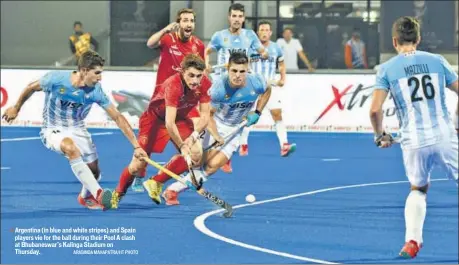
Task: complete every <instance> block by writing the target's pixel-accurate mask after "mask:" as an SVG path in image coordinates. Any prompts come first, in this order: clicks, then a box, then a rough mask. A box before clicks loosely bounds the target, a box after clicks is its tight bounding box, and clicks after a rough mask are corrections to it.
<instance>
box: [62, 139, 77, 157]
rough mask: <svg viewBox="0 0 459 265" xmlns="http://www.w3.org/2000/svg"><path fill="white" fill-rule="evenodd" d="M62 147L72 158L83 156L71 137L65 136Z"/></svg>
mask: <svg viewBox="0 0 459 265" xmlns="http://www.w3.org/2000/svg"><path fill="white" fill-rule="evenodd" d="M60 147H61V150H62V152H63V153H64V154H65V155H66V156H67V157H68V158H70V159H75V158H78V157H80V156H81V153H80V150H79V149H78V147H77V146H76V144H75V142H74V141H73V140H72V139H71V138H68V137H66V138H64V139H63V140H62V142H61V146H60Z"/></svg>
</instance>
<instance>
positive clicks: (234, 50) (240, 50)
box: [228, 48, 247, 55]
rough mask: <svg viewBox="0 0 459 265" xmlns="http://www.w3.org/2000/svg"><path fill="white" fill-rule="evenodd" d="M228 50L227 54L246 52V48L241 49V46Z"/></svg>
mask: <svg viewBox="0 0 459 265" xmlns="http://www.w3.org/2000/svg"><path fill="white" fill-rule="evenodd" d="M228 52H229V54H230V55H231V54H233V53H236V52H243V53H247V49H242V48H239V49H228Z"/></svg>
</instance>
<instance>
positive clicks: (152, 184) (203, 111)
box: [112, 54, 211, 208]
mask: <svg viewBox="0 0 459 265" xmlns="http://www.w3.org/2000/svg"><path fill="white" fill-rule="evenodd" d="M181 68H182V71H183V72H181V73H176V74H174V75H173V76H171V77H169V78H168V79H167V80H166V81H165V82H164V83H163V84H161V85H160V86H158V87H157V91H156V93H155V96H154V97H153V98H152V100H151V101H150V104H149V106H148V109H147V110H146V111H145V112H144V113H143V114H142V117H141V118H140V123H139V135H138V139H139V143H140V146H141V147H142V148H143V149H144V150H145V151H146V152H147V154H148V156H149V155H150V154H151V153H152V152H153V153H162V152H163V150H164V148H165V147H166V145H167V143H168V142H169V140H172V143H173V144H174V145H175V147H176V148H177V150H179V151H180V153H181V155H178V154H177V155H175V156H174V157H172V159H171V160H170V161H169V163H168V164H167V165H166V166H165V167H166V168H167V169H169V170H170V171H172V172H174V173H176V174H182V173H183V172H185V171H187V170H188V164H187V162H186V161H185V158H184V157H186V156H189V155H191V157H192V159H193V161H194V163H196V164H198V163H199V162H200V161H199V160H200V156H201V155H202V153H198V154H192V153H191V148H192V147H193V146H194V145H195V144H200V143H199V141H196V140H197V139H198V138H199V134H200V132H201V131H203V130H204V129H205V127H206V126H207V123H208V121H209V116H210V96H209V95H208V94H209V93H208V90H209V89H210V87H211V82H210V80H209V78H208V77H207V76H206V75H204V70H205V64H204V60H203V59H202V58H201V57H199V55H196V54H188V55H187V56H185V58H184V60H183V61H182V65H181ZM198 105H199V112H197V111H195V110H196V107H197V106H198ZM199 115H200V116H199ZM193 118H199V120H198V121H197V122H196V126H195V125H194V122H193V121H192V119H193ZM198 150H199V149H198ZM146 165H147V164H146V162H145V161H143V160H140V159H138V158H137V157H133V158H132V161H131V163H130V164H129V166H128V167H126V168H125V169H124V170H123V172H122V173H121V176H120V181H119V183H118V186H117V187H116V190H115V191H114V192H113V199H112V206H113V208H118V204H119V201H120V199H121V198H122V197H123V196H124V195H125V194H126V191H127V189H128V187H129V186H130V185H131V183H132V181H133V180H134V176H138V175H140V176H145V172H142V171H145V170H146ZM169 178H170V177H169V176H168V175H167V174H166V173H164V172H159V173H158V174H157V175H156V176H154V177H152V178H151V179H148V180H147V181H145V182H144V183H143V186H144V187H145V188H146V190H147V191H148V195H149V196H150V198H151V199H152V200H153V201H154V202H155V203H157V204H160V203H161V191H162V186H163V183H165V182H166V181H167V180H169Z"/></svg>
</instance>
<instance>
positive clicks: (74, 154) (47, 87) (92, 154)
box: [3, 51, 146, 209]
mask: <svg viewBox="0 0 459 265" xmlns="http://www.w3.org/2000/svg"><path fill="white" fill-rule="evenodd" d="M103 66H104V59H103V58H102V57H100V56H99V55H98V54H97V53H96V52H94V51H88V52H85V53H84V54H82V56H81V57H80V59H79V60H78V71H73V72H72V71H51V72H49V73H47V74H46V75H45V76H43V77H42V78H41V79H40V80H38V81H35V82H32V83H30V84H29V85H28V86H27V87H26V89H25V90H24V91H23V92H22V94H21V95H20V96H19V99H18V101H17V103H16V104H15V105H14V106H12V107H10V108H8V109H7V110H6V111H5V114H4V115H3V118H4V119H5V120H6V121H7V122H11V121H13V120H14V119H15V118H16V117H17V115H18V113H19V111H20V110H21V107H22V106H23V104H24V103H25V102H26V101H27V100H28V99H29V98H30V96H32V94H33V93H35V92H37V91H44V92H45V94H46V98H45V106H44V109H43V126H42V129H41V131H40V137H41V139H42V141H43V144H44V145H45V146H46V147H47V148H48V149H50V150H52V151H55V152H57V153H59V154H61V155H64V156H66V157H67V159H68V160H69V161H70V167H71V168H72V171H73V173H74V174H75V176H76V177H77V179H78V180H79V181H80V182H81V183H82V184H83V189H82V190H81V192H80V194H79V195H78V202H79V203H80V204H81V205H83V206H85V207H88V208H90V209H98V208H99V209H100V208H103V209H110V208H111V203H110V201H111V198H112V192H111V191H110V190H102V188H101V187H100V185H99V183H98V182H97V180H98V179H100V169H99V164H98V158H97V152H96V147H95V145H94V143H93V142H92V139H91V135H90V134H89V132H88V131H87V129H86V127H85V123H84V119H85V118H86V116H87V115H88V113H89V111H90V110H91V107H92V104H93V103H96V104H98V105H99V106H101V107H102V108H103V109H105V111H106V112H107V113H108V115H109V116H110V118H112V120H114V121H115V122H116V124H117V125H118V127H119V128H120V129H121V131H122V132H123V133H124V135H125V136H126V137H127V138H128V140H129V142H131V144H132V146H133V148H134V156H135V157H136V159H142V157H145V156H146V153H145V151H144V150H142V148H140V145H139V144H138V143H137V140H136V138H135V134H134V132H133V131H132V128H131V126H130V125H129V123H128V122H127V120H126V119H125V118H124V116H123V115H121V114H120V113H119V112H118V110H117V109H116V107H115V106H114V105H113V104H112V103H110V101H109V99H108V98H107V96H106V95H105V93H104V92H103V90H102V87H101V85H100V83H99V82H100V80H101V78H102V71H103Z"/></svg>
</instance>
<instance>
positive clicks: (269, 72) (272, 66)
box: [239, 21, 296, 156]
mask: <svg viewBox="0 0 459 265" xmlns="http://www.w3.org/2000/svg"><path fill="white" fill-rule="evenodd" d="M257 33H258V37H259V38H260V41H261V43H262V44H263V46H264V47H265V50H266V51H267V53H268V58H266V59H263V58H262V57H261V56H260V54H258V53H256V52H255V53H252V54H251V55H250V64H251V69H252V71H253V72H255V73H259V74H261V75H263V76H264V78H265V79H266V80H267V81H268V83H272V84H274V86H273V89H272V91H271V97H270V98H269V101H268V103H267V105H266V107H267V108H268V109H269V110H270V111H271V116H272V118H273V120H274V124H275V126H276V133H277V138H278V139H279V144H280V153H281V156H288V155H289V154H291V153H292V152H294V151H295V150H296V144H293V143H292V144H289V143H288V140H287V129H286V128H285V125H284V122H283V121H282V98H283V92H284V91H283V88H282V87H283V86H284V83H285V77H286V68H285V64H284V55H283V53H282V49H281V48H280V47H279V45H277V43H275V42H272V41H270V38H271V35H272V29H271V23H270V22H269V21H261V22H260V23H259V24H258V32H257ZM277 64H278V65H279V72H280V79H279V80H275V79H276V65H277ZM249 133H250V127H246V128H244V130H243V131H242V135H241V147H240V149H239V155H241V156H246V155H248V153H249V145H248V143H247V142H248V138H249Z"/></svg>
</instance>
